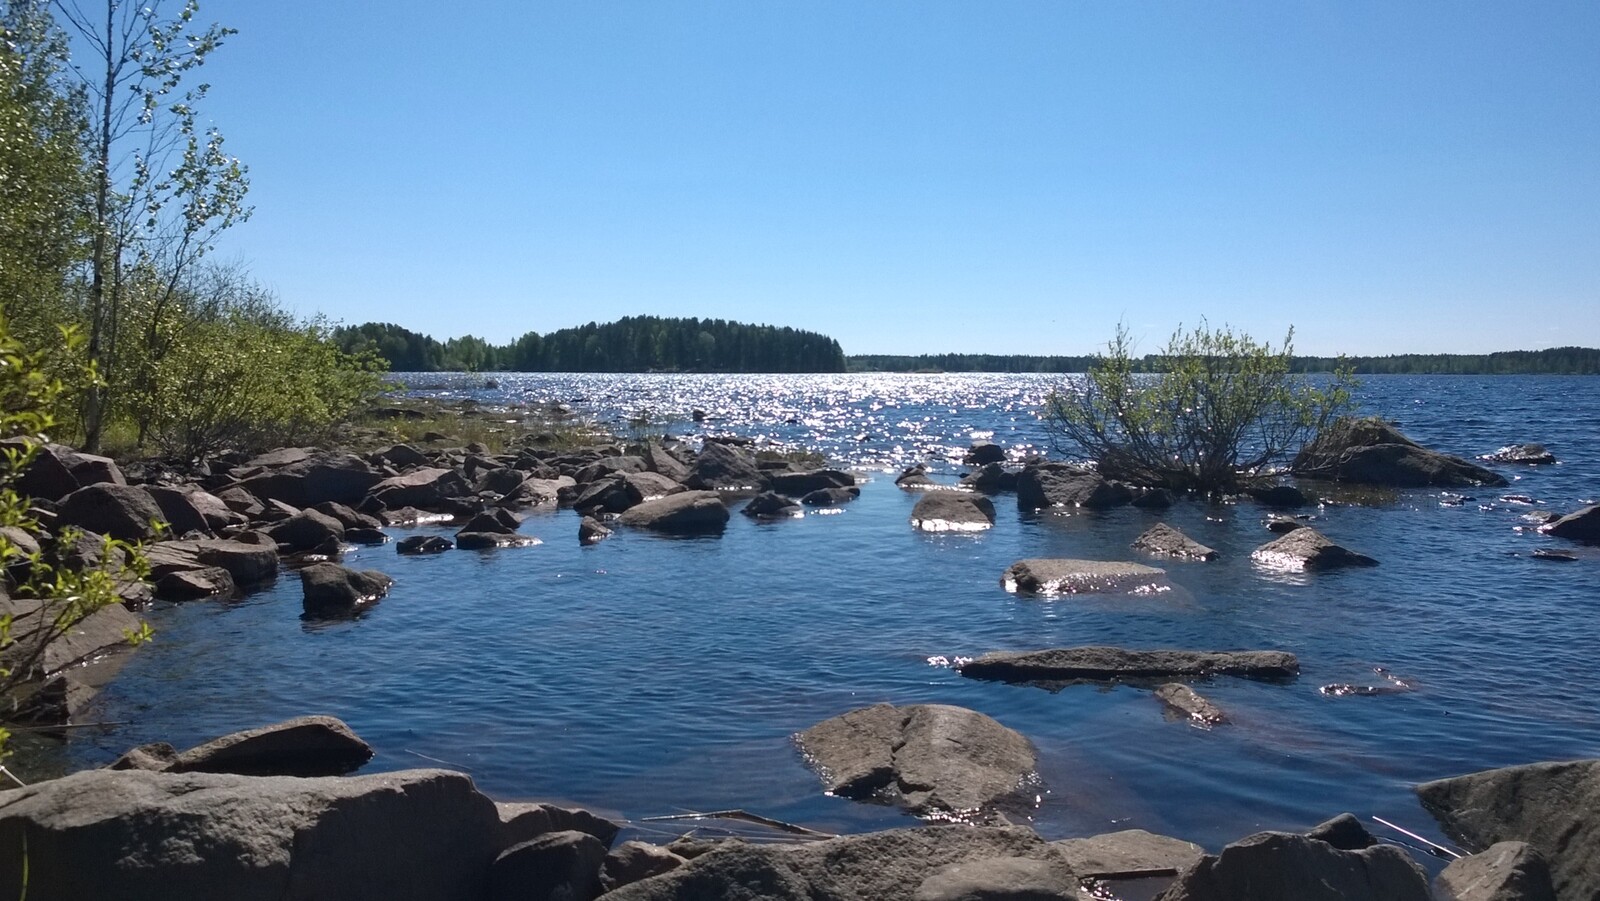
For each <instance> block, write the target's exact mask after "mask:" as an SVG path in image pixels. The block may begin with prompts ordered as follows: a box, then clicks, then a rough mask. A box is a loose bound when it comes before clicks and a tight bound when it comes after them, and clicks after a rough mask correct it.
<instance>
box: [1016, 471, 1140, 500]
mask: <svg viewBox="0 0 1600 901" xmlns="http://www.w3.org/2000/svg"><path fill="white" fill-rule="evenodd" d="M1132 502H1133V492H1132V491H1131V490H1129V489H1128V486H1126V485H1123V484H1121V483H1120V482H1110V481H1107V480H1106V478H1105V477H1104V476H1102V475H1100V474H1099V473H1097V472H1095V471H1094V470H1092V469H1085V468H1083V467H1081V466H1073V465H1070V464H1066V463H1040V464H1034V465H1029V466H1025V467H1023V469H1022V472H1021V473H1019V474H1018V475H1017V509H1019V510H1042V509H1046V508H1050V507H1081V508H1083V509H1086V510H1105V509H1109V508H1111V507H1120V506H1122V505H1124V504H1129V503H1132Z"/></svg>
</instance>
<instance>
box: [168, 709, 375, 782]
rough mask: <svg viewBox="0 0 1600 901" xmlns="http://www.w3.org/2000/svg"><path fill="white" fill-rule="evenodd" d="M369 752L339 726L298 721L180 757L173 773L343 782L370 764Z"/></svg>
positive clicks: (315, 719)
mask: <svg viewBox="0 0 1600 901" xmlns="http://www.w3.org/2000/svg"><path fill="white" fill-rule="evenodd" d="M372 753H373V752H372V747H371V746H370V745H368V744H367V743H366V742H364V741H362V740H361V739H360V738H359V737H358V736H357V735H356V734H355V733H354V732H352V731H351V730H350V727H349V726H347V725H345V724H344V722H343V721H342V720H339V719H336V718H334V717H331V716H302V717H297V718H295V719H292V720H286V721H284V722H281V723H274V724H273V725H270V726H263V727H261V728H259V729H248V730H245V731H243V732H234V733H231V734H229V735H224V736H222V737H221V738H216V739H212V740H211V741H208V742H206V743H205V744H202V745H198V746H196V747H194V748H190V749H189V750H187V751H184V752H183V753H181V754H178V755H177V756H176V757H175V758H174V759H173V761H172V763H171V765H170V766H169V767H168V768H167V769H168V772H173V773H236V774H238V775H241V776H342V775H344V774H345V773H349V772H352V771H354V770H356V769H358V768H359V767H360V766H361V765H362V764H364V763H366V762H367V761H368V760H371V759H372Z"/></svg>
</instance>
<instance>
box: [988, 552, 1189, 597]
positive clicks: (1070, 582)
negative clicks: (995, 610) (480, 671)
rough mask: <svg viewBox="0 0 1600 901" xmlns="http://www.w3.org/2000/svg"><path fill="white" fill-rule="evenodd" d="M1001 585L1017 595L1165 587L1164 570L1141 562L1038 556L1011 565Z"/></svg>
mask: <svg viewBox="0 0 1600 901" xmlns="http://www.w3.org/2000/svg"><path fill="white" fill-rule="evenodd" d="M1000 584H1001V585H1003V586H1005V589H1006V590H1007V591H1010V592H1014V593H1017V594H1045V595H1050V594H1086V593H1109V594H1126V593H1131V592H1148V591H1159V590H1162V589H1164V588H1165V587H1166V585H1167V571H1166V570H1164V569H1157V568H1156V567H1154V566H1145V565H1144V564H1142V563H1117V562H1111V561H1105V560H1070V559H1064V558H1063V559H1042V558H1041V559H1032V560H1018V561H1017V562H1015V563H1013V564H1011V566H1010V567H1008V568H1007V569H1006V571H1005V573H1004V574H1003V575H1002V576H1001V577H1000Z"/></svg>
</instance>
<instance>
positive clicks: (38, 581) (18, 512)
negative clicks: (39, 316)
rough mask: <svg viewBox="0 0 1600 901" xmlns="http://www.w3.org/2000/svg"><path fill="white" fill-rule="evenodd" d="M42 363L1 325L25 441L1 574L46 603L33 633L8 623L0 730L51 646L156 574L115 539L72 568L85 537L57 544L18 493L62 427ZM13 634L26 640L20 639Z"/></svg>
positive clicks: (66, 537)
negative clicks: (67, 551) (69, 552)
mask: <svg viewBox="0 0 1600 901" xmlns="http://www.w3.org/2000/svg"><path fill="white" fill-rule="evenodd" d="M61 337H62V340H63V342H64V343H66V344H68V345H72V344H76V343H78V342H79V341H80V339H79V338H78V336H77V335H76V334H74V333H72V332H70V331H68V332H65V333H63V334H62V336H61ZM42 362H43V361H42V357H41V356H40V355H39V354H35V353H29V352H27V351H26V350H25V349H24V348H23V346H22V344H21V343H20V342H18V341H17V340H16V339H14V338H12V337H11V335H10V331H9V328H8V326H7V325H6V322H5V320H4V319H3V318H0V438H21V439H23V440H22V441H20V442H14V443H12V444H11V445H8V446H7V447H6V448H5V449H4V452H3V453H0V526H5V527H7V528H8V529H11V530H15V531H11V532H8V533H5V534H0V567H3V570H4V572H3V576H4V578H5V579H6V581H8V582H9V583H10V591H9V594H10V596H11V597H14V598H17V599H21V600H24V601H29V600H32V601H39V602H41V603H40V605H39V608H38V612H36V613H33V614H31V615H28V616H27V617H26V625H24V624H22V623H19V622H18V621H17V620H16V619H14V618H13V616H14V615H13V613H12V612H9V611H8V612H6V613H4V615H0V722H3V721H4V720H6V719H7V718H8V716H9V715H10V714H11V713H13V710H14V708H13V706H12V705H14V703H15V701H16V699H17V697H18V694H17V690H18V688H19V686H21V685H22V684H23V683H25V682H28V681H30V680H33V679H36V678H37V677H38V675H39V673H38V666H39V663H40V660H41V658H42V655H43V652H44V649H45V647H46V646H48V644H49V643H50V641H51V640H53V639H54V638H56V637H58V636H61V635H64V634H66V632H67V631H68V630H70V629H71V628H72V627H73V626H75V625H76V624H77V623H79V622H80V621H82V620H83V619H84V618H85V617H87V616H89V615H91V614H93V613H94V612H95V611H97V610H100V609H101V608H103V607H107V606H109V605H111V604H115V603H119V600H120V599H119V597H118V590H119V588H121V587H123V586H125V585H127V584H128V583H129V582H130V581H132V580H141V579H143V578H144V577H145V576H146V575H147V573H148V568H147V566H146V563H145V560H144V557H143V554H142V553H141V552H140V549H139V548H138V547H137V546H134V545H130V544H127V543H125V542H121V541H117V540H114V539H110V538H108V539H105V541H104V543H103V544H102V545H101V547H100V548H99V553H98V554H97V555H96V558H97V559H96V561H95V562H93V563H91V564H87V565H70V564H69V562H68V561H67V560H65V559H63V558H62V557H61V556H60V555H59V554H58V553H57V549H59V548H70V547H74V546H75V545H76V543H77V541H78V538H79V537H80V533H77V532H75V531H73V530H63V531H62V533H61V534H59V535H57V536H55V537H54V540H53V541H52V540H50V536H48V535H47V534H46V533H45V530H44V528H43V527H42V526H41V525H40V523H39V522H38V520H37V519H35V518H34V516H33V514H32V513H31V512H30V511H29V506H28V501H27V499H25V498H23V497H22V496H20V495H19V494H18V493H17V491H16V488H15V481H16V479H17V478H18V477H19V476H20V474H21V473H22V472H23V471H24V470H25V469H26V468H27V467H28V465H29V464H30V463H31V462H32V461H33V459H34V457H35V456H37V455H38V454H40V453H44V451H43V450H41V445H42V443H43V442H44V441H45V440H47V434H48V431H49V430H50V429H51V428H52V427H53V426H54V424H55V421H54V417H53V415H52V413H51V410H52V409H54V406H55V403H56V399H57V396H58V395H59V394H60V393H61V391H62V390H63V387H62V384H61V382H60V381H59V380H58V379H54V378H51V377H50V376H48V375H47V374H45V372H44V370H43V366H42ZM23 536H26V538H27V539H28V540H29V541H31V542H33V543H37V544H39V545H40V546H41V547H40V549H38V550H24V548H23V546H22V545H21V544H20V543H19V542H18V541H17V540H14V539H17V538H21V537H23ZM17 609H22V608H20V607H19V608H17ZM13 627H17V629H18V630H19V633H18V634H13ZM128 637H129V640H130V641H134V642H138V641H144V640H148V638H149V637H150V631H149V627H148V625H141V627H140V630H139V631H138V632H137V633H135V634H132V635H129V636H128ZM6 738H7V733H6V730H5V729H3V728H0V756H3V752H4V747H5V742H6Z"/></svg>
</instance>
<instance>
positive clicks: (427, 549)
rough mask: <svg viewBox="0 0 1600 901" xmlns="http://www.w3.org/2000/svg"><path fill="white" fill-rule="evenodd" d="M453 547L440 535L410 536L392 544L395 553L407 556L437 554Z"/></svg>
mask: <svg viewBox="0 0 1600 901" xmlns="http://www.w3.org/2000/svg"><path fill="white" fill-rule="evenodd" d="M453 547H455V544H454V543H453V542H452V541H451V540H450V539H448V538H445V537H443V536H440V535H412V536H410V537H407V538H402V539H400V540H399V541H397V542H395V544H394V550H395V553H397V554H404V555H407V556H415V555H418V554H439V553H443V552H445V551H448V550H450V549H451V548H453Z"/></svg>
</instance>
